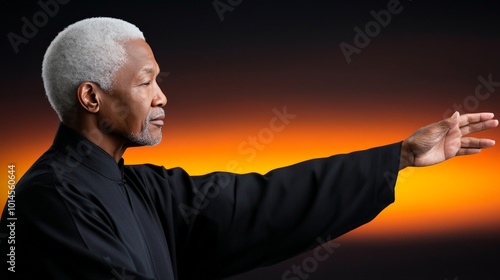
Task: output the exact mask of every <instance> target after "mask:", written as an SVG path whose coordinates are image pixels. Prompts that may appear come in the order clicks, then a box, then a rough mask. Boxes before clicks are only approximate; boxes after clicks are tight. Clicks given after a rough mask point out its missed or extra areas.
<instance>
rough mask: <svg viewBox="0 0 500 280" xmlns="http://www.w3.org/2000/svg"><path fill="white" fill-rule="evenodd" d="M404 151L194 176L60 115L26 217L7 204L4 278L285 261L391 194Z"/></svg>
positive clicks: (118, 275)
mask: <svg viewBox="0 0 500 280" xmlns="http://www.w3.org/2000/svg"><path fill="white" fill-rule="evenodd" d="M400 149H401V143H396V144H392V145H388V146H383V147H378V148H374V149H370V150H366V151H360V152H354V153H350V154H345V155H336V156H332V157H329V158H324V159H314V160H309V161H305V162H302V163H298V164H295V165H292V166H288V167H284V168H279V169H275V170H273V171H271V172H269V173H267V174H265V175H260V174H257V173H249V174H233V173H228V172H214V173H210V174H207V175H204V176H190V175H189V174H187V173H186V172H185V171H184V170H182V169H180V168H172V169H165V168H164V167H161V166H155V165H149V164H144V165H124V164H123V159H122V160H120V162H119V163H118V164H117V163H116V161H115V160H114V159H113V158H112V157H111V156H110V155H109V154H107V153H106V152H105V151H104V150H102V149H101V148H99V147H98V146H96V145H94V144H93V143H91V142H90V141H88V140H87V139H85V138H83V137H82V136H80V135H79V134H78V133H76V132H75V131H73V130H71V129H70V128H68V127H66V126H64V125H62V124H61V125H60V127H59V130H58V132H57V134H56V137H55V140H54V143H53V145H52V147H51V148H50V149H49V150H48V151H47V152H45V153H44V154H43V155H42V156H41V157H40V158H39V159H38V160H37V161H36V162H35V163H34V164H33V166H32V167H31V168H30V169H29V170H28V171H27V172H26V174H25V175H24V176H23V178H22V179H21V180H20V181H19V183H18V185H17V187H16V189H15V220H12V219H10V220H8V219H7V217H8V213H7V212H8V211H7V207H5V208H4V212H3V216H2V217H3V218H2V220H1V223H0V225H1V227H0V237H1V238H2V239H1V243H0V255H1V256H0V261H1V267H2V268H1V273H0V275H2V277H1V278H2V279H88V280H112V279H135V280H139V279H158V280H167V279H168V280H170V279H218V278H222V277H227V276H230V275H234V274H237V273H241V272H244V271H247V270H250V269H252V268H255V267H258V266H261V265H266V264H272V263H276V262H278V261H281V260H284V259H286V258H290V257H292V256H294V255H297V254H299V253H301V252H304V251H306V250H309V249H312V248H313V247H314V246H317V245H318V243H317V240H318V238H321V239H322V240H329V239H332V238H335V237H337V236H340V235H342V234H344V233H346V232H348V231H350V230H352V229H354V228H356V227H358V226H360V225H362V224H364V223H366V222H368V221H370V220H372V219H373V218H374V217H375V216H376V215H377V214H378V213H379V212H380V211H382V209H384V208H385V207H386V206H387V205H389V204H390V203H392V202H393V201H394V185H395V177H396V175H397V173H398V166H399V156H400ZM11 218H12V216H11ZM12 223H14V226H12ZM9 225H10V226H9ZM13 227H14V233H15V238H14V239H15V244H9V242H8V238H7V237H8V236H10V235H11V234H12V228H13ZM12 246H14V247H12ZM12 251H14V263H12ZM9 255H10V256H9ZM9 261H11V262H10V263H9ZM12 265H14V268H12ZM9 268H10V270H15V272H12V271H9ZM3 276H5V277H3ZM134 277H135V278H134Z"/></svg>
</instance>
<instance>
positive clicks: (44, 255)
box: [0, 18, 498, 280]
mask: <svg viewBox="0 0 500 280" xmlns="http://www.w3.org/2000/svg"><path fill="white" fill-rule="evenodd" d="M159 72H160V69H159V66H158V64H157V62H156V61H155V58H154V56H153V52H152V51H151V49H150V47H149V45H148V44H147V43H146V41H145V40H144V37H143V35H142V33H141V31H140V30H139V29H137V27H135V26H134V25H132V24H130V23H127V22H124V21H122V20H118V19H112V18H92V19H86V20H82V21H80V22H77V23H75V24H73V25H71V26H69V27H67V28H66V29H65V30H64V31H62V32H61V33H60V34H58V35H57V37H56V38H55V39H54V40H53V41H52V43H51V44H50V46H49V48H48V49H47V52H46V54H45V57H44V61H43V68H42V76H43V82H44V86H45V90H46V94H47V96H48V98H49V101H50V104H51V105H52V107H53V108H54V110H55V111H56V112H57V114H58V115H59V118H60V120H61V124H60V127H59V130H58V132H57V134H56V136H55V140H54V143H53V145H52V147H50V149H49V150H48V151H47V152H46V153H44V154H43V155H42V156H41V157H40V158H39V159H38V160H37V161H36V162H35V163H34V164H33V166H32V167H31V168H30V169H29V170H28V172H27V173H26V174H25V175H24V177H23V178H22V179H21V180H20V181H19V184H18V185H17V187H16V189H15V193H14V194H15V198H16V220H15V221H12V220H7V219H5V218H4V219H3V220H2V221H1V228H0V230H1V232H0V233H1V234H2V235H1V236H2V237H3V239H2V242H1V244H0V255H1V263H2V274H1V275H3V276H2V279H89V280H111V279H160V280H167V279H218V278H222V277H227V276H230V275H234V274H236V273H240V272H243V271H246V270H249V269H252V268H255V267H258V266H260V265H265V264H270V263H275V262H277V261H281V260H284V259H286V258H290V257H292V256H294V255H296V254H299V253H301V252H304V251H305V250H308V249H312V248H313V247H314V245H315V244H316V245H317V240H318V238H321V240H329V239H331V238H335V237H337V236H340V235H342V234H344V233H346V232H348V231H350V230H352V229H354V228H356V227H358V226H360V225H362V224H364V223H366V222H368V221H370V220H372V219H373V218H374V217H375V216H376V215H377V214H378V213H379V212H380V211H382V210H383V209H384V208H385V207H386V206H387V205H389V204H390V203H392V202H393V201H394V184H395V182H394V180H388V179H387V178H388V177H389V178H394V176H396V174H397V173H398V171H399V170H400V169H402V168H405V167H407V166H426V165H432V164H436V163H439V162H442V161H444V160H447V159H449V158H452V157H454V156H457V155H469V154H475V153H477V152H479V151H480V150H481V149H483V148H488V147H491V146H493V145H494V141H493V140H490V139H478V138H473V137H465V135H467V134H469V133H471V132H475V131H481V130H485V129H489V128H493V127H496V126H497V125H498V121H497V120H495V119H493V114H491V113H478V114H467V115H461V116H460V115H459V114H458V113H455V114H454V115H453V116H452V117H450V118H448V119H445V120H442V121H440V122H437V123H434V124H430V125H428V126H426V127H423V128H420V129H419V130H417V131H416V132H415V133H413V134H412V135H411V136H410V137H408V138H407V139H406V140H404V141H402V142H399V143H395V144H391V145H387V146H383V147H378V148H373V149H370V150H366V151H360V152H354V153H351V154H346V155H337V156H332V157H330V158H324V159H314V160H309V161H306V162H302V163H298V164H295V165H292V166H289V167H285V168H280V169H276V170H273V171H271V172H269V173H268V174H265V175H259V174H255V173H250V174H241V175H238V174H232V173H226V172H215V173H211V174H208V175H205V176H190V175H189V174H187V173H186V172H185V171H183V170H182V169H180V168H174V169H169V170H167V169H165V168H163V167H160V166H153V165H136V166H127V165H124V162H123V159H122V155H123V153H124V152H125V150H126V149H127V148H128V147H132V146H145V145H155V144H157V143H159V142H160V140H161V138H162V133H161V130H162V126H163V119H164V117H165V115H164V111H163V109H162V107H164V106H165V104H166V103H167V99H166V97H165V95H164V93H163V92H162V91H161V89H160V88H159V86H158V84H157V83H156V81H155V79H156V77H157V75H158V74H159ZM388 175H392V177H391V176H388ZM6 213H7V212H6V209H5V210H4V213H3V217H7V214H6ZM12 226H15V234H16V239H15V244H11V242H10V241H11V240H9V239H7V238H5V237H6V236H8V234H9V229H10V228H11V227H12Z"/></svg>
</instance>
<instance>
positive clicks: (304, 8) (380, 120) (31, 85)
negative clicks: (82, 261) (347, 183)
mask: <svg viewBox="0 0 500 280" xmlns="http://www.w3.org/2000/svg"><path fill="white" fill-rule="evenodd" d="M146 2H147V1H145V3H134V4H128V3H122V2H114V1H105V2H103V1H99V2H97V1H95V3H93V1H71V2H69V3H68V4H66V5H65V6H61V7H60V11H59V13H58V14H57V15H56V16H55V17H53V18H50V21H49V22H48V24H47V25H46V26H44V27H43V28H40V30H39V31H38V33H37V35H36V36H35V37H34V38H31V39H30V40H29V43H27V44H22V45H20V47H19V53H17V54H14V52H13V51H12V46H11V45H10V44H9V42H8V40H3V42H2V44H3V45H2V50H5V51H2V55H3V59H2V65H3V66H4V67H2V68H3V69H6V71H5V72H6V73H4V74H2V76H0V77H1V81H2V92H1V93H0V98H1V99H2V103H1V104H2V105H3V107H2V110H1V111H0V119H1V123H0V131H1V135H2V136H1V144H0V170H1V168H3V170H4V171H3V172H4V174H5V177H4V178H6V176H7V166H8V165H10V164H15V166H16V176H17V180H19V179H20V178H21V176H22V175H23V174H24V173H25V172H26V170H27V169H28V168H29V167H30V166H31V165H32V164H33V162H34V161H35V160H36V159H37V158H38V157H39V156H40V155H41V154H42V153H43V152H44V151H45V150H47V149H48V148H49V147H50V145H51V143H52V140H53V137H54V134H55V131H56V129H57V126H58V123H59V121H58V119H57V116H56V114H55V113H54V112H53V111H52V109H51V108H50V105H49V103H48V102H47V100H46V98H45V96H44V89H43V84H42V81H41V78H40V68H41V62H42V58H43V54H44V52H45V49H46V48H47V46H48V44H49V43H50V41H51V40H52V39H53V38H54V37H55V36H56V34H57V33H58V32H59V31H61V30H62V29H63V28H64V27H65V26H67V25H69V24H71V23H73V22H75V21H77V20H79V19H83V18H87V17H92V16H112V17H117V18H122V19H125V20H128V21H130V22H132V23H134V24H136V25H137V26H138V27H139V28H140V29H141V30H142V31H143V32H144V34H145V36H146V39H147V41H148V43H149V44H150V45H151V47H152V49H153V51H154V52H155V56H156V60H157V61H158V63H159V65H160V68H161V69H162V72H163V73H162V75H161V76H162V80H161V81H160V82H159V84H160V86H161V87H162V89H163V91H164V92H165V94H166V96H167V98H168V104H167V106H166V107H165V111H166V120H165V126H164V128H163V129H164V132H163V141H162V142H161V143H160V144H159V145H157V146H155V147H141V148H131V149H129V150H128V151H127V152H126V153H125V155H124V159H125V163H126V164H140V163H153V164H157V165H163V166H165V167H166V168H171V167H177V166H180V167H182V168H184V169H185V170H187V171H188V172H189V173H190V174H192V175H197V174H204V173H208V172H211V171H236V172H240V173H245V172H253V171H256V172H260V173H265V172H267V171H269V170H271V169H273V168H277V167H282V166H286V165H290V164H293V163H296V162H300V161H303V160H307V159H311V158H317V157H327V156H330V155H334V154H340V153H348V152H351V151H356V150H363V149H368V148H371V147H376V146H381V145H386V144H391V143H395V142H398V141H402V140H403V139H405V138H406V137H407V136H409V135H410V134H411V133H412V132H413V131H414V130H416V129H417V128H419V127H421V126H424V125H427V124H429V123H431V122H435V121H439V120H441V119H443V118H444V117H446V116H449V115H450V114H451V112H452V111H454V110H456V109H458V110H459V111H460V112H461V113H475V112H481V111H490V112H493V113H495V114H496V115H497V118H498V117H499V116H500V87H496V86H495V87H494V88H493V91H491V92H490V94H489V96H488V97H487V98H484V99H482V100H479V99H477V97H475V89H476V87H477V86H478V85H479V84H480V82H479V80H478V77H479V76H481V77H484V78H485V79H487V77H488V76H491V79H492V80H493V81H495V82H500V66H499V64H498V62H499V61H500V52H499V51H498V50H500V37H499V36H498V26H499V24H500V23H499V22H498V19H499V18H500V17H499V16H498V15H497V13H498V11H500V7H498V6H499V3H498V1H496V2H495V1H479V2H470V3H468V4H457V3H455V1H454V2H453V5H447V4H443V3H444V2H443V3H441V2H439V3H438V2H433V1H425V0H422V1H401V3H402V5H403V6H404V10H403V12H401V14H398V15H397V16H396V15H394V16H393V18H392V22H391V23H390V25H388V26H387V27H386V28H384V29H382V30H381V32H380V34H379V35H378V36H376V37H375V38H372V40H371V42H370V44H369V45H368V46H367V47H365V48H362V49H361V51H360V53H359V54H353V55H352V57H351V58H352V62H351V63H350V64H349V63H347V62H346V59H345V57H344V56H343V54H342V51H341V50H340V48H339V44H340V43H341V42H346V43H349V44H353V37H354V35H355V33H354V31H353V27H354V26H360V27H363V25H364V24H365V23H366V22H368V21H370V20H371V19H372V18H371V16H370V13H369V12H370V11H371V10H377V11H378V10H380V9H382V8H384V7H386V5H387V2H388V1H385V0H384V1H366V2H363V1H349V2H350V3H347V2H346V3H344V2H342V1H338V2H335V1H334V2H327V1H323V2H320V1H311V2H308V4H304V3H302V4H300V5H299V4H297V3H295V2H293V1H286V4H283V3H281V4H280V3H277V2H274V1H271V2H269V1H257V0H256V1H243V3H242V4H241V5H239V6H238V7H236V8H235V10H234V11H232V12H230V13H229V12H228V13H226V14H225V20H224V21H223V22H221V21H220V19H219V17H218V16H217V13H216V12H215V11H214V8H213V6H212V1H192V2H193V3H191V1H177V2H179V3H177V2H176V1H154V3H153V4H151V3H146ZM160 2H161V3H160ZM194 2H196V3H194ZM278 2H279V1H278ZM351 2H352V3H351ZM440 3H441V4H440ZM5 5H12V7H7V6H6V8H5V10H4V11H2V13H4V14H5V16H4V17H2V20H5V19H7V20H6V21H5V24H3V25H2V28H6V29H5V30H3V29H2V34H7V33H8V32H17V33H19V32H20V28H21V26H22V24H23V23H22V21H21V20H20V18H21V17H23V16H27V17H28V18H29V17H30V16H31V15H33V14H34V13H35V12H36V11H38V10H39V9H40V8H39V7H38V6H37V4H36V3H34V4H32V5H31V6H30V5H23V4H19V3H14V2H12V3H11V2H9V3H6V4H5ZM464 5H465V6H464ZM495 11H497V12H495ZM4 37H5V36H4ZM167 73H168V74H167ZM481 93H483V94H486V91H485V88H483V89H482V90H481ZM474 98H476V99H474ZM471 100H473V101H475V103H471ZM284 107H286V111H287V112H288V113H289V114H293V115H295V117H294V118H293V119H290V120H289V123H288V124H286V125H284V127H283V129H282V130H280V131H276V132H274V133H273V134H272V135H271V136H269V139H266V141H265V143H263V142H260V145H262V146H261V147H260V148H261V149H256V148H255V147H253V148H252V146H251V144H250V143H249V137H257V138H258V135H259V133H263V132H262V131H269V130H267V129H269V128H270V121H271V119H272V118H274V117H275V115H274V113H273V109H277V110H278V111H282V110H283V108H284ZM278 125H280V123H279V122H278ZM477 136H478V137H486V138H492V139H495V140H496V141H497V145H496V146H495V147H493V148H491V149H487V150H484V151H482V152H481V153H479V154H478V155H473V156H467V157H458V158H454V159H451V160H449V161H447V162H444V163H442V164H439V165H435V166H430V167H426V168H407V169H405V170H403V171H401V172H400V173H399V177H398V181H397V185H396V201H395V203H393V204H392V205H390V206H389V207H388V208H386V209H385V210H384V211H383V212H382V213H381V214H380V215H379V216H377V217H376V218H375V219H374V220H373V221H372V222H370V223H368V224H366V225H363V226H361V227H360V228H358V229H355V230H354V231H352V232H349V233H347V234H346V235H344V236H342V237H341V238H340V239H339V240H340V242H342V244H344V243H345V244H348V243H349V242H363V241H366V240H368V241H374V242H372V243H370V244H377V242H379V241H385V242H387V243H384V244H396V243H397V242H396V241H397V240H403V241H405V242H407V244H419V243H418V242H417V241H422V240H425V241H428V240H443V239H452V238H454V237H457V238H459V237H463V236H467V237H471V239H472V241H471V243H470V248H475V251H474V252H476V253H477V255H481V254H482V253H483V252H485V251H487V250H488V248H493V247H491V246H490V243H487V244H482V245H481V246H482V247H481V246H479V245H478V244H477V242H478V240H481V239H482V238H486V237H488V238H490V239H488V240H489V241H488V242H490V241H491V240H493V243H494V244H493V245H492V246H496V247H494V248H500V246H499V241H500V239H499V238H498V236H500V164H499V159H500V142H499V141H500V128H497V129H494V130H490V131H487V132H481V133H479V134H477ZM241 147H244V148H245V149H246V150H245V149H244V150H242V149H241ZM251 148H252V149H254V151H255V157H254V158H250V154H249V153H248V149H251ZM245 151H247V152H245ZM4 180H5V181H4V183H3V186H4V187H3V190H0V202H1V203H2V204H3V203H4V202H5V200H6V198H7V187H6V183H7V179H4ZM491 237H493V238H491ZM368 243H369V242H368ZM345 246H346V247H347V245H345ZM454 246H455V245H454ZM455 247H457V248H459V249H461V247H460V245H457V246H455ZM342 248H343V247H341V248H340V249H339V250H342ZM468 248H469V247H468ZM347 251H348V250H345V252H346V253H344V254H341V253H340V251H339V258H340V259H342V258H344V257H348V256H347V255H348V253H347ZM405 254H406V252H403V251H402V252H401V256H404V255H405ZM416 254H418V253H416ZM422 254H423V255H422V256H423V257H422V259H421V260H426V259H427V258H429V257H432V256H431V255H429V254H428V253H427V252H424V253H422ZM457 254H458V258H462V259H464V260H466V261H470V262H476V263H479V264H478V265H477V266H474V267H472V266H471V267H472V268H471V270H473V271H480V269H479V268H481V267H482V266H481V265H482V264H481V262H485V261H490V263H491V262H492V261H491V260H490V259H488V258H485V259H484V260H483V259H481V257H478V258H476V257H471V256H472V255H469V251H466V250H465V249H464V250H462V251H459V252H458V253H457ZM493 255H494V256H495V257H498V250H497V251H495V253H493ZM357 256H359V258H358V257H356V258H355V259H356V260H358V259H361V258H363V257H364V253H360V254H359V255H357ZM474 256H475V255H474ZM443 258H444V257H443ZM347 259H348V258H347ZM301 260H302V259H298V261H301ZM454 260H455V259H453V260H450V261H454ZM340 261H341V260H340ZM365 261H366V262H367V263H368V262H370V261H371V260H369V258H366V259H365ZM407 262H408V263H410V261H407ZM423 262H425V261H423ZM432 262H433V261H432V260H431V261H428V263H426V264H425V265H423V266H422V267H434V264H433V263H432ZM494 266H495V267H498V266H497V265H491V267H490V270H495V271H496V272H498V269H497V268H493V267H494ZM288 267H289V265H288V264H287V265H285V266H284V268H285V269H286V268H288ZM450 267H451V268H450V269H451V270H450V271H454V270H455V269H456V271H459V270H460V269H461V268H466V267H467V266H464V265H461V264H460V263H459V262H457V263H453V264H451V265H450ZM477 267H479V268H477ZM417 269H418V268H417ZM401 271H402V272H401V274H400V275H402V274H404V275H406V271H404V269H403V268H401ZM267 272H269V271H267ZM267 272H266V273H267ZM278 272H279V273H281V272H282V271H278ZM279 273H278V274H277V277H280V274H279ZM450 273H451V272H450ZM264 275H265V274H264ZM326 275H329V274H326ZM333 275H334V276H335V274H333ZM381 275H382V274H381ZM441 275H443V277H441ZM446 275H447V276H446V277H448V278H450V277H451V279H453V277H454V276H455V275H450V274H446ZM474 275H475V274H474ZM497 275H500V273H497ZM433 276H434V278H432V277H431V278H425V279H444V278H445V274H434V275H433ZM462 276H463V275H459V279H460V280H462V279H465V278H464V277H462ZM258 277H260V278H259V279H268V278H262V277H261V276H260V275H259V276H258ZM316 277H318V276H316ZM254 278H257V276H254ZM242 279H243V278H242ZM250 279H253V278H250ZM273 279H274V278H273ZM311 279H313V278H311ZM322 279H323V278H322ZM328 279H330V278H328ZM339 279H340V278H339ZM345 279H354V278H349V277H347V278H345ZM370 279H379V278H376V277H375V276H374V277H373V278H370ZM383 279H389V278H383ZM394 279H402V278H401V277H398V278H394ZM405 279H424V278H405ZM467 279H479V278H476V277H474V276H470V278H467ZM491 279H498V278H491Z"/></svg>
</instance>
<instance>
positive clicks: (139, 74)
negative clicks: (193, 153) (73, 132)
mask: <svg viewBox="0 0 500 280" xmlns="http://www.w3.org/2000/svg"><path fill="white" fill-rule="evenodd" d="M124 47H125V51H126V53H127V61H126V63H125V64H124V65H123V66H122V67H121V68H120V69H119V70H118V72H117V73H116V76H115V79H114V85H113V91H112V92H111V94H103V95H101V97H102V100H101V108H100V111H99V121H100V122H107V123H109V124H110V128H111V129H112V132H111V133H112V134H114V135H115V136H116V137H117V138H121V140H123V139H125V140H126V143H127V144H126V145H127V146H146V145H147V146H150V145H156V144H158V143H159V142H160V141H161V138H162V133H161V129H162V126H163V119H164V117H165V114H164V111H163V109H162V107H163V106H165V104H166V103H167V98H166V97H165V95H164V94H163V92H162V91H161V89H160V87H159V86H158V84H157V83H156V76H157V75H158V74H159V72H160V69H159V66H158V63H157V62H156V60H155V58H154V55H153V52H152V50H151V48H150V47H149V45H148V44H147V43H146V42H145V41H144V40H142V39H134V40H129V41H127V42H126V43H125V44H124ZM117 140H120V139H117Z"/></svg>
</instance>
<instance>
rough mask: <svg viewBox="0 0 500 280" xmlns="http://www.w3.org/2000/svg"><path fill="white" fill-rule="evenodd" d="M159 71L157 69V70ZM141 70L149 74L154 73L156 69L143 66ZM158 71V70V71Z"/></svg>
mask: <svg viewBox="0 0 500 280" xmlns="http://www.w3.org/2000/svg"><path fill="white" fill-rule="evenodd" d="M158 71H159V70H158ZM141 72H146V73H147V74H150V73H156V69H154V68H152V67H149V66H147V67H144V68H142V69H141ZM158 73H159V72H158Z"/></svg>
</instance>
